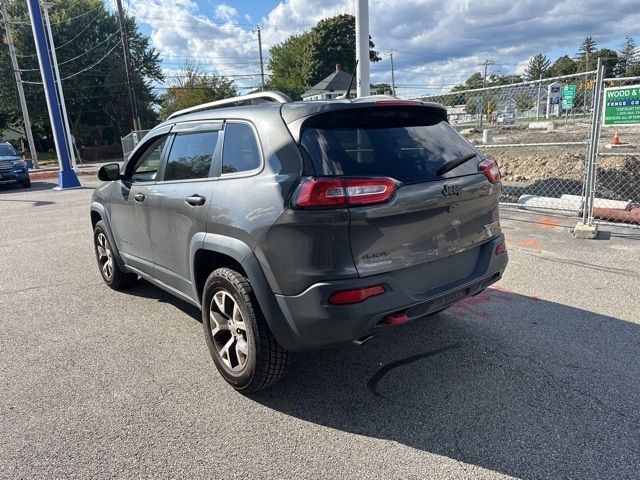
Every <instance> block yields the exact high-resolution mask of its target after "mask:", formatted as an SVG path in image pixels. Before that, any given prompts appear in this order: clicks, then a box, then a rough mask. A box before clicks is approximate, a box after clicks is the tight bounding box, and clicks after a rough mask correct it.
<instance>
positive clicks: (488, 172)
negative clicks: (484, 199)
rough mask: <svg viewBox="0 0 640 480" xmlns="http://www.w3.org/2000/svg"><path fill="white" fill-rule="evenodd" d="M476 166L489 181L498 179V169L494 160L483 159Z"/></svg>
mask: <svg viewBox="0 0 640 480" xmlns="http://www.w3.org/2000/svg"><path fill="white" fill-rule="evenodd" d="M478 167H480V170H481V171H482V173H484V176H485V177H487V179H488V180H489V181H490V182H491V183H496V182H499V181H500V169H499V168H498V164H497V163H496V162H495V161H494V160H483V161H482V162H480V163H479V164H478Z"/></svg>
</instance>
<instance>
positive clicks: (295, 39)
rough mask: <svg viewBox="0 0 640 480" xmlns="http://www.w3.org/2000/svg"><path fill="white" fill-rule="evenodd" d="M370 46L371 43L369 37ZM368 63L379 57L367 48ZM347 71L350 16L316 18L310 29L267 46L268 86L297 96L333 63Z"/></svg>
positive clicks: (351, 49) (351, 54) (352, 57)
mask: <svg viewBox="0 0 640 480" xmlns="http://www.w3.org/2000/svg"><path fill="white" fill-rule="evenodd" d="M369 46H370V48H371V49H372V48H373V47H374V46H375V45H374V44H373V42H372V41H371V39H369ZM369 58H370V59H371V61H372V62H377V61H379V60H380V57H379V55H378V53H377V52H376V51H375V50H370V52H369ZM338 63H339V64H342V66H343V68H344V70H345V71H348V72H350V73H352V72H353V70H354V69H355V63H356V26H355V17H353V15H346V14H345V15H338V16H336V17H332V18H327V19H325V20H321V21H319V22H318V23H317V24H316V25H315V26H314V27H313V28H312V29H311V30H309V31H308V32H305V33H302V34H300V35H292V36H290V37H288V38H287V39H286V40H285V41H284V42H282V43H280V44H278V45H274V46H273V47H271V48H270V49H269V63H268V68H269V70H270V71H271V79H270V81H269V88H272V89H277V90H281V91H282V92H284V93H286V94H287V95H289V96H290V97H291V98H294V99H298V98H300V95H301V94H302V93H304V92H305V90H307V89H308V88H310V87H311V86H313V85H315V84H316V83H318V82H319V81H320V80H322V79H323V78H325V77H327V76H328V75H330V74H331V73H332V72H334V71H335V69H336V64H338Z"/></svg>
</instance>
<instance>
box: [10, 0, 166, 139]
mask: <svg viewBox="0 0 640 480" xmlns="http://www.w3.org/2000/svg"><path fill="white" fill-rule="evenodd" d="M7 8H8V10H9V12H8V13H9V17H10V18H11V19H12V20H19V21H23V22H28V21H29V15H28V12H27V5H26V2H12V3H10V4H7ZM50 17H51V23H52V30H53V38H54V43H55V45H56V53H57V57H58V63H59V67H60V75H61V77H62V78H63V82H62V85H63V90H64V96H65V101H66V107H67V113H68V115H69V121H70V124H71V131H72V133H73V135H74V136H75V137H76V141H77V143H78V144H79V146H82V145H84V146H98V145H105V144H111V143H117V142H119V139H120V137H122V136H124V135H126V134H127V133H129V131H130V130H131V113H130V102H129V97H128V90H127V85H126V76H125V67H124V58H123V50H122V45H121V41H120V33H119V24H118V17H117V14H116V13H114V12H110V11H107V9H106V8H105V5H104V4H103V2H102V1H101V0H59V1H57V2H56V3H55V5H54V6H53V7H52V8H51V9H50ZM126 25H127V31H128V34H129V41H130V45H131V59H132V63H133V83H134V89H135V92H136V97H137V100H138V109H139V113H140V117H141V122H142V124H143V126H151V125H152V124H153V123H155V122H156V120H157V114H156V112H155V108H154V107H155V105H156V103H157V97H156V95H155V94H154V93H153V91H152V89H151V82H153V81H160V80H162V79H163V76H162V71H161V69H160V60H159V59H158V53H157V52H156V51H155V50H154V49H153V48H151V47H150V40H149V38H148V37H147V36H145V35H143V34H142V33H141V32H140V31H139V30H138V28H137V26H136V23H135V20H134V19H133V17H127V18H126ZM12 32H13V35H14V40H15V45H16V50H17V54H18V55H19V57H18V62H19V65H20V68H21V70H23V71H24V73H23V80H25V81H27V82H41V81H42V79H41V78H40V71H39V65H38V61H37V57H36V55H35V46H34V43H33V37H32V32H31V28H30V26H29V25H28V24H26V25H15V26H13V28H12ZM98 62H99V63H98ZM94 64H95V65H94ZM83 70H86V71H83ZM79 72H81V73H79ZM76 74H77V75H76ZM67 77H69V78H67ZM24 87H25V96H26V98H27V104H28V107H29V113H30V116H31V122H32V125H33V127H34V134H35V136H36V137H40V139H42V137H43V136H45V135H46V136H47V137H48V138H49V139H50V138H51V134H50V127H49V116H48V112H47V108H46V102H45V97H44V89H43V87H42V85H40V84H31V83H26V84H25V85H24ZM0 113H1V114H3V115H5V116H7V117H8V119H9V122H10V123H12V124H17V123H19V122H20V121H21V116H22V113H21V111H20V105H19V103H18V99H17V96H16V94H15V79H14V77H13V72H12V69H11V63H10V59H9V55H8V49H6V48H1V49H0ZM39 143H42V142H39ZM43 147H44V148H45V149H46V148H51V147H52V145H51V144H50V143H49V144H46V143H45V144H44V145H43Z"/></svg>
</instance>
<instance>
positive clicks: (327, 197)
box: [293, 177, 396, 208]
mask: <svg viewBox="0 0 640 480" xmlns="http://www.w3.org/2000/svg"><path fill="white" fill-rule="evenodd" d="M395 189H396V182H395V181H394V180H393V179H391V178H336V177H320V178H309V179H307V180H304V181H303V182H302V183H301V184H300V187H298V191H297V193H296V195H295V198H294V202H293V203H294V205H295V206H296V207H297V208H319V207H320V208H322V207H324V208H331V207H343V206H349V205H373V204H376V203H383V202H386V201H387V200H389V199H390V198H391V196H392V195H393V192H395Z"/></svg>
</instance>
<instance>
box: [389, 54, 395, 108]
mask: <svg viewBox="0 0 640 480" xmlns="http://www.w3.org/2000/svg"><path fill="white" fill-rule="evenodd" d="M389 56H390V57H391V94H392V95H393V96H394V97H395V96H396V75H395V71H394V69H393V52H391V53H390V54H389Z"/></svg>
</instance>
